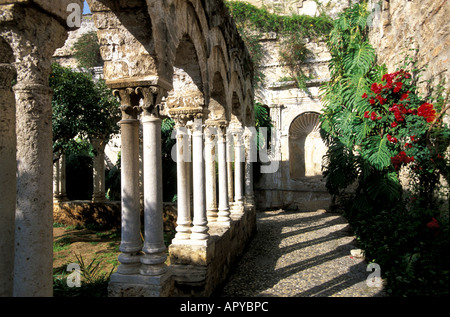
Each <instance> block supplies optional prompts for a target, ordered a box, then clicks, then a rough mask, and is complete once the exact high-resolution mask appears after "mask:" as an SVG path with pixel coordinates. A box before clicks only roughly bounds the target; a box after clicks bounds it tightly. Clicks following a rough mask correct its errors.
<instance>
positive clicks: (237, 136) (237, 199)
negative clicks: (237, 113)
mask: <svg viewBox="0 0 450 317" xmlns="http://www.w3.org/2000/svg"><path fill="white" fill-rule="evenodd" d="M242 132H243V131H242V129H241V128H234V130H233V138H234V205H233V210H232V212H233V213H237V214H239V213H242V212H243V211H244V208H243V207H244V190H243V189H244V188H243V185H244V182H243V181H244V168H243V167H244V164H243V163H244V161H245V157H244V148H243V144H242V143H243V142H242V138H243V133H242Z"/></svg>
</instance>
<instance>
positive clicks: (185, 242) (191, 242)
mask: <svg viewBox="0 0 450 317" xmlns="http://www.w3.org/2000/svg"><path fill="white" fill-rule="evenodd" d="M208 238H209V236H208ZM172 245H174V246H207V245H208V239H204V240H196V239H176V238H175V239H172V244H171V246H172Z"/></svg>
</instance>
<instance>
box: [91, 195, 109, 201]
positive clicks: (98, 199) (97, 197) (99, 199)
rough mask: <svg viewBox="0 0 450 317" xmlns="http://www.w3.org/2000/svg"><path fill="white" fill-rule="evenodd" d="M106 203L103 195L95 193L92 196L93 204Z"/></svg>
mask: <svg viewBox="0 0 450 317" xmlns="http://www.w3.org/2000/svg"><path fill="white" fill-rule="evenodd" d="M105 201H106V197H105V194H104V193H97V194H94V195H92V202H94V203H103V202H105Z"/></svg>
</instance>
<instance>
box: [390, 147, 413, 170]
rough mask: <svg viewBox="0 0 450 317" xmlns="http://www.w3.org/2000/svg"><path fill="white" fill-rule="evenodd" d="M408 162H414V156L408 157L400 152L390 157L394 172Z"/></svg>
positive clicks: (403, 152)
mask: <svg viewBox="0 0 450 317" xmlns="http://www.w3.org/2000/svg"><path fill="white" fill-rule="evenodd" d="M410 162H414V156H411V157H408V156H407V155H406V153H405V151H401V152H400V153H398V154H397V155H396V156H394V157H391V163H392V165H394V168H395V170H396V171H398V170H399V169H400V167H401V166H402V164H403V163H404V164H408V163H410Z"/></svg>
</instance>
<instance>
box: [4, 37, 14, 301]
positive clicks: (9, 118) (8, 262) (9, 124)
mask: <svg viewBox="0 0 450 317" xmlns="http://www.w3.org/2000/svg"><path fill="white" fill-rule="evenodd" d="M0 41H1V38H0ZM0 44H1V43H0ZM0 53H1V54H2V55H3V54H5V55H6V52H4V51H3V50H2V47H0ZM5 55H3V56H5ZM3 56H2V60H3ZM0 61H1V60H0ZM14 75H15V69H14V67H12V66H10V65H8V64H0V162H1V164H0V175H1V176H0V232H1V238H0V272H2V273H1V274H0V297H3V296H7V297H10V296H12V295H13V269H14V221H15V210H16V107H15V101H14V93H13V92H12V90H11V81H12V80H13V77H14Z"/></svg>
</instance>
